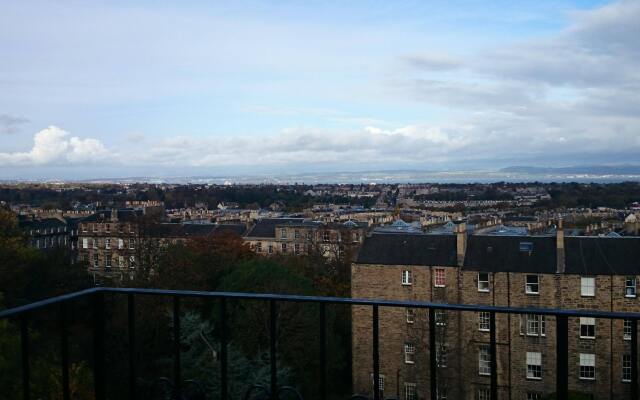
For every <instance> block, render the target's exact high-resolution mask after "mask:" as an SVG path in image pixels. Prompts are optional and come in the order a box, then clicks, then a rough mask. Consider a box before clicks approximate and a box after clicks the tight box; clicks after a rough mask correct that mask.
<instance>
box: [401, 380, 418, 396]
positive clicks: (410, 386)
mask: <svg viewBox="0 0 640 400" xmlns="http://www.w3.org/2000/svg"><path fill="white" fill-rule="evenodd" d="M417 399H418V394H417V393H416V384H415V383H405V384H404V400H417Z"/></svg>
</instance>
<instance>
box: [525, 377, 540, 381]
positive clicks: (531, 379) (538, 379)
mask: <svg viewBox="0 0 640 400" xmlns="http://www.w3.org/2000/svg"><path fill="white" fill-rule="evenodd" d="M527 380H528V381H541V380H542V377H535V376H527Z"/></svg>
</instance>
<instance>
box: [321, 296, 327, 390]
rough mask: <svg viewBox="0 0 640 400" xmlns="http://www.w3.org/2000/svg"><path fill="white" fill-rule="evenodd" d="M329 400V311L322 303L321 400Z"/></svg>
mask: <svg viewBox="0 0 640 400" xmlns="http://www.w3.org/2000/svg"><path fill="white" fill-rule="evenodd" d="M326 398H327V310H326V304H325V303H320V400H326Z"/></svg>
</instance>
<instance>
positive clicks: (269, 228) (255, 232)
mask: <svg viewBox="0 0 640 400" xmlns="http://www.w3.org/2000/svg"><path fill="white" fill-rule="evenodd" d="M303 221H304V218H262V219H259V220H258V221H256V224H255V225H254V226H253V228H251V230H250V231H249V233H248V234H247V237H258V238H275V237H276V225H281V224H285V223H301V222H303Z"/></svg>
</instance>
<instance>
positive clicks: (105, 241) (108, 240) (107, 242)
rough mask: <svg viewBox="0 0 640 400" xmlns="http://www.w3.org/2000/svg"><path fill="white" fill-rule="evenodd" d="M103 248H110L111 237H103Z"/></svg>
mask: <svg viewBox="0 0 640 400" xmlns="http://www.w3.org/2000/svg"><path fill="white" fill-rule="evenodd" d="M104 248H105V249H110V248H111V239H105V240H104Z"/></svg>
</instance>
